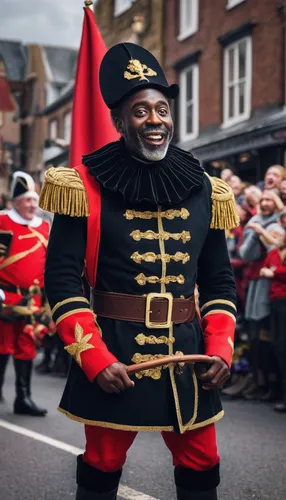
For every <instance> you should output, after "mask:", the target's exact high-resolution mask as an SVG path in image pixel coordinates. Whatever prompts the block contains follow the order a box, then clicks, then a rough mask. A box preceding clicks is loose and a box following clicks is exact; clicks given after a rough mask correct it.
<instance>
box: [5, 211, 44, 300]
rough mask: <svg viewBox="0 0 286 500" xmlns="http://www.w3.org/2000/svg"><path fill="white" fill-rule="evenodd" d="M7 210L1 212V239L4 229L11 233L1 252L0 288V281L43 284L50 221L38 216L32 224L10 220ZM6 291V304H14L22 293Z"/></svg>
mask: <svg viewBox="0 0 286 500" xmlns="http://www.w3.org/2000/svg"><path fill="white" fill-rule="evenodd" d="M10 213H11V214H12V212H10V211H8V212H2V213H0V240H1V235H5V234H7V233H10V234H11V237H12V238H11V244H10V246H9V249H7V252H6V254H5V253H3V254H2V255H1V256H0V288H1V284H2V285H8V286H9V285H14V286H16V287H19V288H25V289H29V288H30V286H32V285H38V286H39V287H40V288H43V286H44V267H45V261H46V250H47V244H48V236H49V224H48V223H47V222H45V221H40V220H39V225H37V226H35V227H30V226H26V225H23V224H20V223H18V222H16V221H14V220H12V218H11V215H10ZM5 295H6V303H9V304H15V303H16V302H18V301H19V300H20V299H21V297H22V296H21V294H20V293H18V294H17V293H11V292H5Z"/></svg>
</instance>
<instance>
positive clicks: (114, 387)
mask: <svg viewBox="0 0 286 500" xmlns="http://www.w3.org/2000/svg"><path fill="white" fill-rule="evenodd" d="M95 381H96V382H97V383H98V385H99V387H100V388H101V389H102V390H103V391H105V392H109V393H111V392H116V393H119V392H121V391H124V390H125V389H130V388H131V387H134V385H135V384H134V382H133V381H132V380H131V378H129V376H128V375H127V371H126V366H125V365H123V364H122V363H113V364H112V365H110V366H108V367H107V368H105V370H102V372H100V373H99V374H98V375H97V377H96V378H95Z"/></svg>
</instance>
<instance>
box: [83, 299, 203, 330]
mask: <svg viewBox="0 0 286 500" xmlns="http://www.w3.org/2000/svg"><path fill="white" fill-rule="evenodd" d="M91 304H92V309H93V311H94V312H95V314H96V315H98V316H103V317H104V318H111V319H118V320H123V321H134V322H137V323H145V325H146V327H147V328H169V327H170V326H171V324H172V323H177V324H179V323H188V322H190V321H192V320H193V319H194V316H195V301H194V297H193V296H192V297H190V298H188V299H174V298H173V295H172V294H171V293H148V294H147V295H146V296H142V295H127V294H123V293H110V292H99V291H97V290H92V298H91Z"/></svg>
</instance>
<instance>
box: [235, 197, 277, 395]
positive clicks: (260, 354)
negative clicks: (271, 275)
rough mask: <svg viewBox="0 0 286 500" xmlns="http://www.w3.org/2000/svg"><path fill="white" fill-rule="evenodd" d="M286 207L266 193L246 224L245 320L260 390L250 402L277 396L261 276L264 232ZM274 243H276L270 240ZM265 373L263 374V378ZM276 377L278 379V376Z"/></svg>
mask: <svg viewBox="0 0 286 500" xmlns="http://www.w3.org/2000/svg"><path fill="white" fill-rule="evenodd" d="M283 208H284V206H283V203H282V201H281V200H280V198H279V196H278V195H277V194H276V193H275V192H274V191H268V190H265V191H264V192H263V195H262V198H261V200H260V213H259V214H257V215H255V216H254V217H252V218H251V220H250V221H249V223H248V224H247V225H246V228H245V231H244V235H243V241H242V244H241V246H240V249H239V255H240V257H241V258H242V259H243V260H246V261H248V262H249V263H250V265H249V286H248V291H247V298H246V308H245V317H246V319H247V320H248V321H249V335H250V340H251V355H252V369H253V374H254V378H255V381H256V384H257V390H256V391H255V392H254V393H253V394H251V395H249V399H250V398H252V397H254V398H255V399H260V398H262V399H264V398H265V397H266V396H267V397H269V398H270V397H274V393H276V392H277V391H276V386H277V384H276V380H274V377H273V371H274V370H275V367H274V365H275V361H274V355H273V356H272V355H271V351H270V341H271V337H270V334H269V324H268V323H269V317H270V302H269V280H267V279H266V278H264V277H260V270H261V268H262V267H263V265H264V261H265V258H266V256H267V247H268V244H269V243H268V242H266V241H265V239H264V240H263V238H265V232H264V231H265V230H266V232H267V229H268V228H269V226H270V225H271V224H273V223H275V222H277V221H278V219H279V217H280V215H281V212H282V210H283ZM271 243H273V240H272V241H271ZM262 374H263V375H262ZM275 378H277V377H275Z"/></svg>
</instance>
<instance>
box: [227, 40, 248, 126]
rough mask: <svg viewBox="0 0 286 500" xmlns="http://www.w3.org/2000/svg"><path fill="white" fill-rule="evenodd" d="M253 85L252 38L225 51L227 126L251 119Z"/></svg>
mask: <svg viewBox="0 0 286 500" xmlns="http://www.w3.org/2000/svg"><path fill="white" fill-rule="evenodd" d="M251 83H252V43H251V38H250V37H247V38H243V39H242V40H240V41H239V42H236V43H234V44H232V45H230V46H229V47H227V48H226V49H225V51H224V89H223V94H224V112H223V115H224V116H223V121H224V125H225V126H229V125H234V124H235V123H238V122H240V121H243V120H247V119H248V118H249V117H250V112H251Z"/></svg>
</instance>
